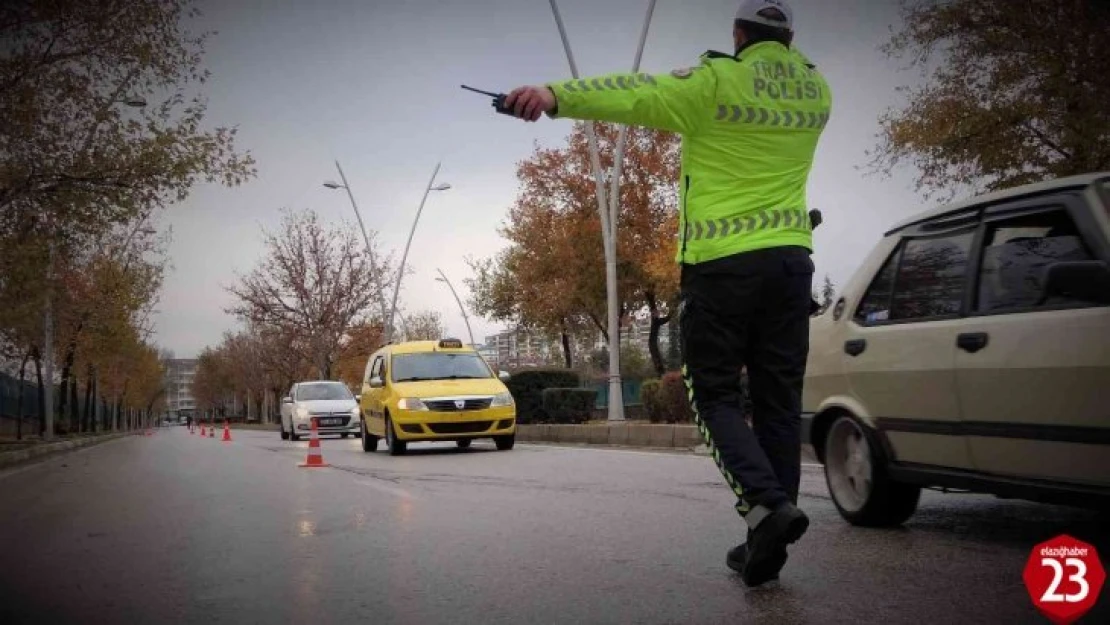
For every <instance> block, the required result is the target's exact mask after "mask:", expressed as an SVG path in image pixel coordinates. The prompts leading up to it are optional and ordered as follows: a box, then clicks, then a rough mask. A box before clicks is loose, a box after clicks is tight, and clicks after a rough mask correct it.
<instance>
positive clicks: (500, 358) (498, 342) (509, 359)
mask: <svg viewBox="0 0 1110 625" xmlns="http://www.w3.org/2000/svg"><path fill="white" fill-rule="evenodd" d="M479 351H480V353H482V355H483V356H484V357H485V358H486V360H488V361H489V363H490V364H491V365H493V366H495V367H498V368H500V369H518V368H520V367H540V366H543V365H544V363H546V362H547V360H548V357H549V355H550V353H551V342H550V341H548V340H547V339H545V338H544V337H542V336H540V335H537V334H533V333H531V332H525V331H522V330H517V331H508V332H501V333H500V334H495V335H493V336H487V337H486V344H485V345H483V346H482V348H481V350H479ZM487 354H488V355H487Z"/></svg>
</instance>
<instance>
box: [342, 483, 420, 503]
mask: <svg viewBox="0 0 1110 625" xmlns="http://www.w3.org/2000/svg"><path fill="white" fill-rule="evenodd" d="M355 481H356V482H357V483H359V484H362V485H363V486H369V487H370V488H373V489H374V490H379V491H381V492H383V493H389V494H390V495H396V496H397V497H400V498H402V499H412V500H416V499H419V497H414V496H413V495H412V493H410V492H409V491H407V490H405V489H403V488H394V487H392V486H386V485H385V484H382V483H381V482H378V481H375V480H355Z"/></svg>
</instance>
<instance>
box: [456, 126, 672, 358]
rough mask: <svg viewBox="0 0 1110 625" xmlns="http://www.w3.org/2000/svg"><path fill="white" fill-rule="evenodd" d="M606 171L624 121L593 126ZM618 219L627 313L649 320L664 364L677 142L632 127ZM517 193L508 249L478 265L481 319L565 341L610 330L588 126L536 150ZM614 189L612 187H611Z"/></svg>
mask: <svg viewBox="0 0 1110 625" xmlns="http://www.w3.org/2000/svg"><path fill="white" fill-rule="evenodd" d="M596 130H597V136H598V140H599V147H600V152H601V163H602V168H603V169H604V170H606V171H611V168H612V161H613V152H614V149H615V143H616V139H617V127H616V126H613V125H605V124H598V125H596ZM622 171H623V175H622V178H621V186H620V213H619V216H618V222H617V228H616V230H617V280H618V294H619V300H620V312H621V316H622V317H625V318H627V317H628V316H631V315H639V316H649V317H650V318H651V320H652V326H653V327H652V329H653V332H652V337H653V340H652V341H651V343H652V345H651V348H652V353H653V360H654V361H655V365H656V368H657V369H658V370H660V371H662V369H663V364H662V357H661V355H660V354H659V351H658V343H657V340H656V339H657V337H658V329H659V328H660V327H662V325H663V324H665V323H666V322H667V320H668V318H669V314H670V311H671V309H672V305H673V302H674V300H675V299H676V296H677V290H678V268H677V266H676V265H675V263H674V260H673V258H674V251H675V247H674V246H675V234H676V232H677V219H678V216H677V198H678V186H677V181H678V171H679V139H678V137H677V136H676V135H673V134H671V133H666V132H663V131H657V130H650V129H644V128H629V129H628V138H627V145H626V148H625V155H624V161H623V168H622ZM517 178H518V180H519V182H520V191H519V193H518V195H517V199H516V201H515V202H514V204H513V206H512V208H511V209H510V210H509V215H508V220H507V221H508V223H507V224H506V225H505V226H504V227H503V228H502V229H501V234H502V236H503V237H505V239H507V240H508V241H509V246H508V248H507V249H505V250H504V251H503V252H501V253H500V254H499V255H498V256H496V257H494V258H489V259H483V260H477V261H472V262H471V265H472V268H473V269H474V271H475V274H476V277H475V278H474V279H473V280H471V281H469V286H470V287H471V290H472V292H473V294H474V296H473V298H472V302H471V303H472V306H473V307H474V309H475V311H476V312H478V313H479V314H481V315H484V316H486V317H489V318H491V319H494V320H497V321H503V322H508V323H511V324H513V325H515V326H518V327H522V328H527V329H530V330H534V331H539V332H542V333H545V334H548V335H550V336H559V337H562V339H563V345H564V351H565V352H568V353H565V354H564V359H565V363H566V364H567V366H571V362H572V355H571V354H570V353H569V344H570V343H571V341H570V340H569V337H571V336H577V335H582V334H596V333H600V334H601V335H602V336H604V337H605V338H606V340H608V335H607V327H606V326H605V315H606V297H605V262H604V251H603V249H602V239H601V221H600V218H599V216H598V214H597V200H596V196H595V179H594V175H593V172H592V170H591V168H590V157H589V148H588V144H587V139H586V133H585V126H583V125H581V124H579V125H576V127H575V129H574V131H573V132H572V133H571V135H570V136H569V137H568V140H567V144H566V145H565V146H562V147H555V148H543V147H537V148H536V149H535V151H534V152H533V154H532V156H531V157H529V158H528V159H526V160H525V161H524V162H522V163H520V164H519V166H518V168H517ZM607 186H608V183H607Z"/></svg>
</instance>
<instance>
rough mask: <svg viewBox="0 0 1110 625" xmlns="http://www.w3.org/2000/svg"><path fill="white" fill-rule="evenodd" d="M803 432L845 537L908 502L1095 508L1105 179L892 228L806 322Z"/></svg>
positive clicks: (1103, 403)
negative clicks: (844, 524)
mask: <svg viewBox="0 0 1110 625" xmlns="http://www.w3.org/2000/svg"><path fill="white" fill-rule="evenodd" d="M803 407H804V410H805V415H803V435H804V437H805V439H806V440H808V441H809V442H811V443H812V444H813V446H814V448H815V450H816V452H817V456H818V458H819V459H820V460H821V462H822V463H824V466H825V477H826V480H827V482H828V486H829V491H830V493H831V494H832V498H833V502H834V503H835V504H836V507H837V509H838V510H839V511H840V513H841V515H842V516H843V517H844V518H845V519H847V520H848V521H849V522H851V523H853V524H856V525H866V526H889V525H898V524H901V523H902V522H904V521H905V520H906V519H908V518H909V517H910V515H912V514H913V512H914V510H915V509H916V508H917V504H918V499H919V497H920V494H921V488H922V487H926V488H929V487H931V488H943V489H954V490H966V491H973V492H983V493H992V494H995V495H998V496H1000V497H1007V498H1018V499H1028V500H1034V501H1047V502H1058V503H1065V504H1072V505H1080V506H1095V507H1101V506H1104V505H1106V504H1107V503H1108V502H1110V172H1107V173H1103V174H1092V175H1085V176H1076V177H1071V178H1064V179H1059V180H1054V181H1051V182H1045V183H1040V184H1034V185H1028V186H1023V187H1018V188H1014V189H1010V190H1007V191H1002V192H997V193H992V194H989V195H984V196H980V197H976V198H974V199H972V200H970V201H965V202H960V203H957V204H952V205H949V206H944V207H942V208H939V209H935V210H932V211H929V212H927V213H924V214H922V215H919V216H917V217H916V218H913V219H910V220H908V221H906V222H904V223H902V224H900V225H898V226H897V227H895V228H894V229H892V230H890V231H889V232H888V233H886V235H885V236H884V238H883V239H882V240H881V241H880V242H879V244H878V245H877V246H876V247H875V249H874V250H873V251H872V252H871V254H870V255H869V256H868V257H867V259H866V260H865V261H864V263H863V265H862V267H861V268H860V269H859V270H858V271H857V272H856V274H855V275H854V276H853V277H852V279H851V280H850V281H849V282H848V283H847V285H846V286H845V287H844V290H843V293H841V294H840V296H839V299H838V300H837V301H836V303H835V304H834V305H833V306H831V307H830V309H829V310H828V311H826V312H825V313H824V314H822V315H821V316H819V317H816V318H814V320H813V323H812V331H811V340H810V356H809V364H808V366H807V372H806V381H805V392H804V395H803Z"/></svg>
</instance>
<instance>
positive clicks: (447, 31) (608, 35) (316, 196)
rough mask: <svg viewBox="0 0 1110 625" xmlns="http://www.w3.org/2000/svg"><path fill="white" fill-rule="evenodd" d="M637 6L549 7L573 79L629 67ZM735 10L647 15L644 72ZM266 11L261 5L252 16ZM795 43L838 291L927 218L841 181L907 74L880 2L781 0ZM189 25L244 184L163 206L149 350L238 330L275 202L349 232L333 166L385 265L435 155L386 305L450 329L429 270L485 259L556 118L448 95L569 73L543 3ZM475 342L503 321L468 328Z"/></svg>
mask: <svg viewBox="0 0 1110 625" xmlns="http://www.w3.org/2000/svg"><path fill="white" fill-rule="evenodd" d="M647 4H648V3H647V1H646V0H603V1H599V0H561V1H560V2H559V8H560V12H561V13H562V16H563V19H564V21H565V23H566V27H567V30H568V34H569V37H570V41H571V45H572V48H573V51H574V55H575V59H576V61H577V63H578V67H579V71H580V72H582V74H583V75H593V74H601V73H607V72H613V71H627V70H629V69H630V68H631V64H632V60H633V55H634V52H635V48H636V43H637V38H638V36H639V31H640V29H641V27H642V24H643V19H644V13H645V11H646V8H647ZM736 5H737V1H736V0H697V1H691V0H660V1H658V2H657V5H656V9H655V14H654V18H653V20H652V24H651V31H650V34H649V36H648V41H647V47H646V50H645V53H644V58H643V62H642V65H641V69H642V70H644V71H649V72H653V73H655V72H667V71H670V70H672V69H674V68H678V67H686V66H689V65H693V64H695V63H697V57H698V56H699V55H700V54H701V53H702V52H704V51H705V50H706V49H710V48H712V49H717V50H723V51H731V20H732V17H733V15H734V12H735V9H736ZM263 6H264V7H265V8H261V7H263ZM792 6H793V8H794V13H795V22H796V31H797V34H796V36H795V43H796V44H797V45H798V47H799V48H800V49H802V50H803V51H804V52H805V53H806V54H807V55H808V56H809V57H810V58H811V59H812V60H813V61H814V62H815V63H816V64H817V66H818V68H819V69H820V70H821V71H822V72H823V73H824V75H825V76H826V78H827V79H828V81H829V83H830V85H831V87H832V91H833V113H832V119H831V121H830V123H829V125H828V127H827V128H826V130H825V133H824V135H823V136H822V138H821V144H820V147H819V149H818V152H817V160H816V164H815V166H814V169H813V174H812V176H811V178H810V185H809V202H810V206H811V207H816V208H820V209H821V210H822V211H823V213H824V215H825V223H824V224H823V225H822V226H821V228H819V229H818V230H817V232H816V234H815V245H816V252H815V254H814V260H815V262H816V265H817V271H818V273H817V280H820V279H821V277H822V276H823V275H824V274H828V275H829V276H830V277H831V278H832V279H833V280H834V282H836V283H838V284H840V283H843V282H844V281H845V280H846V279H847V278H848V277H849V276H850V274H851V272H852V271H853V270H854V269H855V267H856V266H857V265H858V263H859V262H860V261H861V260H862V258H863V256H864V255H865V254H866V253H867V252H868V251H869V249H870V248H871V246H872V245H874V243H875V242H876V241H877V238H878V237H879V236H880V235H881V233H882V232H883V231H884V229H885V228H886V227H888V226H890V225H891V224H892V223H893V222H895V221H898V220H900V219H902V218H904V217H906V216H908V215H910V214H913V213H916V212H918V211H920V210H922V209H924V208H926V206H925V204H924V203H923V202H922V201H921V200H920V199H919V198H918V197H916V196H915V195H914V194H913V193H912V192H911V187H910V184H909V178H908V176H907V175H901V176H900V177H898V178H895V179H882V178H879V177H869V176H864V174H863V173H862V172H861V171H859V170H857V167H858V166H859V165H862V164H863V163H865V162H866V154H865V150H868V149H870V148H871V147H873V145H874V143H875V139H874V135H875V133H876V131H877V123H876V120H877V117H878V115H879V114H880V113H881V112H882V111H883V110H884V109H885V108H886V107H887V106H889V105H891V104H896V103H898V102H899V100H898V99H897V98H898V96H897V95H896V94H895V91H894V90H895V87H896V86H898V85H900V84H905V83H907V82H911V81H912V80H913V79H914V78H915V75H914V74H911V73H909V72H900V71H898V70H899V67H900V63H899V62H897V61H891V60H888V59H886V58H885V57H884V56H883V55H882V54H881V53H880V52H879V51H878V49H877V47H878V45H879V44H881V43H882V42H884V41H885V40H886V38H887V36H888V33H889V29H890V27H891V25H892V24H894V23H895V21H896V19H897V3H896V2H894V1H893V0H870V1H868V0H793V1H792ZM202 8H203V10H204V13H205V15H204V17H203V24H204V25H205V26H207V27H211V28H214V29H216V30H218V34H217V35H216V36H215V37H214V38H213V39H212V41H211V42H210V44H209V47H208V51H207V56H206V60H207V65H208V68H209V69H210V70H211V71H212V79H211V81H210V82H209V84H208V96H209V111H208V120H207V121H208V123H209V124H210V125H216V124H221V125H223V124H235V125H238V127H239V129H240V133H239V145H240V146H241V147H243V148H247V149H249V150H251V152H252V153H253V155H254V157H255V159H256V160H257V161H258V172H259V173H258V177H257V178H256V179H254V180H253V181H251V182H250V183H248V184H246V185H244V186H241V187H238V188H235V189H227V188H224V187H219V186H200V187H198V188H197V189H196V190H195V192H194V193H193V194H192V196H191V197H190V198H189V199H188V200H187V201H186V202H183V203H181V204H179V205H175V206H173V207H172V208H171V209H170V210H169V211H167V212H166V213H165V215H164V216H163V218H162V223H161V224H160V225H161V226H162V227H163V228H164V227H172V231H173V242H172V244H171V247H170V250H169V252H170V260H171V268H170V269H169V271H168V273H167V276H166V281H165V286H164V290H163V294H162V298H161V301H160V304H159V311H158V314H157V317H156V323H157V337H156V340H157V342H158V343H159V344H160V345H161V346H163V347H167V348H169V349H172V350H174V352H175V353H176V354H177V356H178V357H190V356H194V355H196V354H197V353H198V352H199V351H200V350H201V349H203V348H204V347H205V346H206V345H215V344H216V343H218V342H219V340H220V337H221V335H222V334H223V332H224V331H225V330H228V329H232V328H235V327H236V325H237V324H236V321H235V320H234V319H233V318H232V317H230V316H229V315H227V314H226V313H224V312H223V310H224V309H225V308H226V307H227V306H228V305H229V304H230V303H231V298H230V296H229V295H228V294H227V292H226V290H225V287H226V286H228V285H230V284H232V283H233V282H234V281H235V278H236V274H243V273H246V272H247V271H249V270H250V269H251V267H253V266H254V265H255V264H256V263H257V262H258V260H259V259H260V258H261V256H262V254H263V247H262V243H261V228H263V227H266V228H270V229H274V228H276V227H277V225H278V224H279V221H280V213H279V210H280V208H282V207H290V208H294V209H303V208H312V209H315V210H316V211H318V212H319V213H320V215H321V216H322V218H323V219H325V220H327V221H334V222H338V221H341V220H346V221H347V222H349V223H350V224H351V226H352V227H355V228H357V225H356V223H355V221H354V216H353V213H352V211H351V207H350V204H349V202H348V200H347V197H346V195H345V194H344V192H343V191H342V190H337V191H333V190H329V189H326V188H324V187H323V186H321V183H322V182H324V181H325V180H332V179H336V178H337V174H336V171H335V164H334V162H335V160H336V159H338V160H339V161H340V163H341V164H342V165H343V168H344V171H345V173H346V174H347V177H348V179H349V181H350V184H351V187H352V189H353V190H354V192H355V195H356V198H357V200H358V202H359V205H360V208H361V209H362V212H363V218H364V219H365V220H366V222H367V227H368V228H371V229H373V230H375V231H377V232H378V233H379V240H380V242H381V243H382V245H383V246H384V248H385V249H387V250H395V253H396V258H398V259H399V258H400V253H401V250H402V249H403V247H404V244H405V238H406V237H407V235H408V230H409V227H410V225H411V223H412V219H413V216H414V215H415V211H416V208H417V205H418V204H419V201H420V197H421V195H422V193H423V190H424V187H425V185H426V184H427V182H428V178H429V177H430V176H431V173H432V170H433V168H434V167H435V164H436V162H437V161H442V163H443V165H442V169H441V171H440V176H439V180H440V181H442V182H448V183H450V184H451V185H452V187H453V188H452V189H451V190H449V191H446V192H441V193H433V194H432V195H431V196H430V197H429V199H428V203H427V205H426V206H425V209H424V215H423V217H422V219H421V224H420V227H419V228H418V230H417V232H416V236H415V239H414V240H413V244H412V251H411V252H410V255H409V265H410V266H411V268H412V270H413V271H414V272H415V273H414V274H412V275H410V276H408V277H406V278H405V282H404V286H403V289H402V292H401V298H402V303H403V305H404V306H405V307H406V308H407V309H408V310H410V311H415V310H427V309H431V310H436V311H438V312H439V313H440V314H441V315H442V316H443V319H444V321H445V322H446V325H447V329H448V330H449V331H450V333H451V334H453V335H456V336H460V337H465V335H466V328H465V325H464V324H463V321H462V317H461V315H460V314H459V311H458V307H457V306H456V304H455V302H454V300H453V299H452V298H451V294H450V292H449V291H448V289H447V287H446V286H445V285H443V284H442V283H439V282H436V281H435V277H436V275H437V274H436V268H437V267H439V268H442V269H443V271H444V272H445V273H446V274H447V276H448V277H449V278H450V279H451V281H452V282H453V283H454V285H455V288H456V289H459V290H460V296H462V297H464V301H465V298H466V296H467V295H468V292H467V291H466V287H465V286H464V284H463V280H464V278H467V277H469V271H468V267H467V265H466V263H465V262H464V258H466V257H468V256H475V257H486V256H490V255H493V254H495V253H496V252H497V251H498V250H499V249H501V248H502V247H503V246H504V245H505V243H504V241H503V240H502V239H501V238H500V237H499V235H498V234H497V231H496V230H497V227H498V226H499V225H500V224H501V223H502V222H503V220H504V218H505V215H506V214H507V209H508V207H509V206H510V204H511V203H512V201H513V198H514V195H515V191H516V179H515V166H516V164H517V162H518V161H520V160H522V159H524V158H526V157H527V156H528V155H529V154H530V152H531V150H532V148H533V145H534V143H535V142H539V143H541V144H546V145H554V144H558V143H559V142H561V141H562V140H563V139H564V137H565V136H566V135H567V134H568V133H569V132H570V130H571V124H572V122H570V121H567V120H559V121H552V120H547V119H544V120H541V121H540V122H538V123H536V124H526V123H524V122H519V121H516V120H512V119H510V118H507V117H504V116H500V115H495V114H494V113H493V112H492V110H491V109H490V108H489V104H488V101H487V100H485V99H483V98H481V97H479V96H477V95H473V94H469V93H467V92H464V91H462V90H460V89H459V85H460V84H461V83H466V84H470V85H474V86H478V87H481V88H487V89H490V90H495V91H502V90H508V89H510V88H512V87H514V86H517V85H520V84H528V83H539V82H545V81H550V80H556V79H560V78H563V77H567V76H569V69H568V65H567V60H566V56H565V54H564V52H563V49H562V44H561V43H560V40H559V36H558V31H557V29H556V27H555V22H554V19H553V18H552V14H551V9H550V5H549V3H548V2H547V1H546V0H473V1H470V2H466V1H462V0H397V1H392V2H386V1H383V0H378V1H367V0H316V1H313V2H309V1H307V0H269V1H267V2H248V1H244V0H223V1H217V0H210V1H208V2H206V3H204V4H203V5H202ZM471 323H472V325H473V327H474V333H475V338H476V339H477V340H478V341H479V342H481V341H482V340H483V339H484V337H485V336H486V335H487V334H492V333H494V332H496V331H498V330H500V329H501V328H500V326H499V325H497V324H493V323H491V322H488V321H486V320H482V319H477V318H472V320H471Z"/></svg>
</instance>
